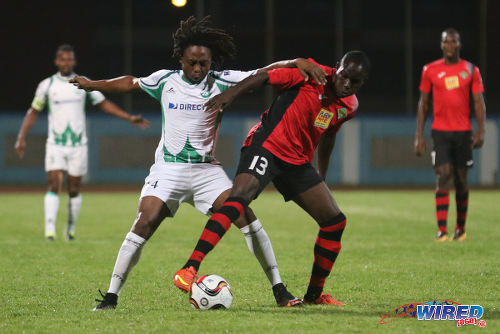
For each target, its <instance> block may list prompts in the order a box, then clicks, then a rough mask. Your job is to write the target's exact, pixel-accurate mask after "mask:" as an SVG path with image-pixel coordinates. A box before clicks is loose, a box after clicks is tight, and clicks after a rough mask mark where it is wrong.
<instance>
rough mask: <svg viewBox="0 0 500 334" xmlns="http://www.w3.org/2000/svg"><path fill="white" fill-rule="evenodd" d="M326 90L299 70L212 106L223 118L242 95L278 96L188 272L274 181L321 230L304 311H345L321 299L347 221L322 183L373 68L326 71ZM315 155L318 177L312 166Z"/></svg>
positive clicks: (249, 85) (248, 82)
mask: <svg viewBox="0 0 500 334" xmlns="http://www.w3.org/2000/svg"><path fill="white" fill-rule="evenodd" d="M322 68H323V69H324V70H325V72H326V73H327V83H326V84H325V85H324V86H323V85H318V84H316V83H315V82H306V81H305V80H304V78H303V77H302V76H301V75H300V73H299V72H298V71H297V70H296V69H277V70H272V71H269V72H265V73H264V72H263V73H259V74H256V75H255V76H253V77H249V78H247V79H245V80H243V81H241V82H240V83H239V84H238V85H236V86H234V87H232V88H229V89H228V90H227V91H225V92H224V93H222V94H220V95H218V96H216V97H214V98H212V99H211V100H209V101H208V102H207V104H206V106H207V109H208V110H209V111H210V110H222V109H223V108H225V107H227V106H228V105H229V104H230V103H231V102H232V101H233V100H234V98H236V97H237V96H238V95H240V94H242V93H244V92H247V91H251V90H254V89H256V88H259V87H261V86H262V85H264V84H265V83H270V84H271V85H273V86H274V87H275V88H276V89H277V91H278V96H277V97H276V98H275V99H274V101H273V103H272V105H271V107H270V108H269V110H267V111H266V112H265V113H264V114H263V115H262V121H261V122H260V123H259V124H257V125H256V126H254V128H253V129H252V130H251V131H250V133H249V135H248V137H247V139H246V140H245V143H244V144H243V149H242V153H241V157H240V163H239V166H238V171H237V173H236V178H235V179H234V186H233V189H232V191H231V194H230V196H229V198H228V199H227V200H226V202H225V203H224V204H223V206H222V207H221V209H219V210H218V211H217V212H216V213H215V214H214V215H212V217H211V218H210V219H209V221H208V223H207V225H206V226H205V230H204V231H203V233H202V235H201V237H200V240H199V241H198V244H197V245H196V248H195V250H194V252H193V254H192V255H191V257H190V258H189V260H188V261H187V263H186V265H185V266H184V268H183V269H181V270H179V271H178V272H177V273H176V274H177V275H181V276H182V275H183V274H184V273H185V272H186V271H188V270H192V269H193V268H194V269H195V270H198V269H199V266H200V263H201V261H202V260H203V258H204V257H205V256H206V254H207V253H208V252H210V251H211V250H212V249H213V248H214V247H215V245H216V244H217V243H218V241H219V240H220V238H222V236H223V235H224V234H225V232H226V231H227V230H228V229H229V227H230V226H231V222H232V221H235V220H236V219H238V217H239V216H240V215H241V214H242V212H244V210H245V208H246V207H247V206H248V205H249V203H250V202H251V201H252V200H253V199H254V198H256V197H257V196H258V195H259V193H260V192H261V191H262V189H264V187H265V186H266V185H267V184H268V183H269V182H271V181H273V183H274V185H275V186H276V188H277V189H278V191H279V192H280V193H281V194H282V195H283V196H284V198H285V201H288V200H293V201H294V202H295V203H297V204H298V205H299V206H300V207H301V208H302V209H304V210H305V211H306V212H307V213H309V215H311V217H312V218H313V219H314V220H315V221H316V222H317V223H318V225H319V233H318V237H317V239H316V244H315V246H314V264H313V269H312V274H311V277H310V282H309V287H308V289H307V292H306V294H305V296H304V301H305V302H306V303H313V304H331V305H343V303H341V302H338V301H336V300H334V299H333V298H332V296H331V295H327V294H324V293H323V286H324V283H325V280H326V278H327V277H328V275H329V274H330V272H331V270H332V268H333V265H334V262H335V259H336V258H337V255H338V253H339V252H340V248H341V244H340V239H341V237H342V233H343V231H344V228H345V224H346V217H345V216H344V214H343V213H342V212H341V211H340V209H339V207H338V206H337V203H336V202H335V200H334V199H333V197H332V195H331V193H330V190H329V189H328V186H327V185H326V183H325V182H324V179H325V175H326V171H327V169H328V163H329V160H330V155H331V152H332V150H333V147H334V144H335V137H336V134H337V131H338V130H339V129H340V127H341V125H342V123H343V122H345V121H347V120H349V119H351V118H352V117H353V116H354V114H355V112H356V110H357V108H358V100H357V98H356V96H355V95H354V94H355V93H356V92H357V91H358V90H359V88H360V87H361V86H362V85H363V83H364V82H365V80H366V78H367V76H368V72H369V68H370V64H369V60H368V58H367V56H366V55H365V54H364V53H363V52H361V51H351V52H348V53H347V54H345V55H344V57H342V59H341V61H340V63H338V64H337V66H336V68H331V67H327V66H322ZM316 147H318V165H319V172H317V171H316V170H315V169H314V168H313V167H312V166H311V164H310V162H311V160H312V158H313V155H314V150H315V149H316Z"/></svg>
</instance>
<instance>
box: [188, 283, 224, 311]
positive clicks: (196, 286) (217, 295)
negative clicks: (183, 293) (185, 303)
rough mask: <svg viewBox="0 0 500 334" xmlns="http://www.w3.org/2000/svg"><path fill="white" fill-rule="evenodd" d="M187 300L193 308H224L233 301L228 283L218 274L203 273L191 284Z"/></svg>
mask: <svg viewBox="0 0 500 334" xmlns="http://www.w3.org/2000/svg"><path fill="white" fill-rule="evenodd" d="M189 302H190V303H191V306H192V307H193V308H195V309H200V310H215V309H220V308H222V309H226V308H229V307H230V306H231V303H232V302H233V292H232V291H231V287H230V286H229V283H228V282H227V281H226V280H225V279H224V278H222V277H220V276H219V275H205V276H203V277H201V278H199V279H198V280H197V281H196V282H194V283H193V285H191V292H190V294H189Z"/></svg>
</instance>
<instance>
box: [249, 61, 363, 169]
mask: <svg viewBox="0 0 500 334" xmlns="http://www.w3.org/2000/svg"><path fill="white" fill-rule="evenodd" d="M310 60H311V59H310ZM311 61H312V60H311ZM320 66H321V67H322V68H323V69H324V70H325V71H326V72H327V77H330V78H331V79H333V76H334V75H335V69H334V68H331V67H328V66H323V65H320ZM268 73H269V82H270V84H271V85H273V87H274V88H275V89H276V90H277V92H278V96H277V97H276V98H275V99H274V101H273V103H272V105H271V107H270V108H269V109H268V110H267V111H266V112H264V113H263V114H262V116H261V122H259V123H258V124H256V125H255V126H254V127H253V128H252V129H251V130H250V132H249V133H248V136H247V138H246V140H245V142H244V143H243V146H244V147H246V146H250V145H259V146H262V147H264V148H265V149H267V150H268V151H270V152H271V153H273V154H274V155H275V156H276V157H278V158H280V159H281V160H283V161H286V162H288V163H290V164H293V165H302V164H304V163H307V162H311V161H312V158H313V155H314V150H315V149H316V146H317V145H318V142H319V139H320V137H321V135H322V134H323V133H324V132H325V131H327V130H328V129H329V128H332V127H333V128H334V130H335V131H338V130H339V129H340V127H341V125H342V123H344V122H345V121H347V120H349V119H351V118H353V117H354V115H355V113H356V110H357V108H358V99H357V98H356V95H350V96H347V97H344V98H338V99H335V100H333V101H332V100H327V99H324V98H323V97H324V94H325V87H324V86H322V85H318V84H317V83H316V82H314V81H313V82H306V81H304V77H303V76H302V75H301V74H300V72H299V70H298V69H296V68H280V69H275V70H271V71H269V72H268Z"/></svg>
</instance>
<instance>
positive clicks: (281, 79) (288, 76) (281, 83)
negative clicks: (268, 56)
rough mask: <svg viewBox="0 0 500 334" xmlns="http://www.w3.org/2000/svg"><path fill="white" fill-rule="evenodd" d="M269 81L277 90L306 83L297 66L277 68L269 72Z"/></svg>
mask: <svg viewBox="0 0 500 334" xmlns="http://www.w3.org/2000/svg"><path fill="white" fill-rule="evenodd" d="M267 73H268V75H269V83H270V84H271V85H272V86H273V87H274V88H275V89H277V90H283V89H287V88H290V87H293V86H296V85H299V84H302V83H304V77H303V76H302V74H300V72H299V70H298V69H296V68H277V69H274V70H270V71H268V72H267Z"/></svg>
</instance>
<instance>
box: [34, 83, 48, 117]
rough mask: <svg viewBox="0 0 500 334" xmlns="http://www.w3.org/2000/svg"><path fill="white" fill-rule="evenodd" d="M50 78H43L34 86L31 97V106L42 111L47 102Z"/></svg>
mask: <svg viewBox="0 0 500 334" xmlns="http://www.w3.org/2000/svg"><path fill="white" fill-rule="evenodd" d="M50 80H52V78H48V79H45V80H43V81H42V82H40V83H39V84H38V87H37V88H36V92H35V97H34V98H33V102H31V108H33V109H35V110H38V111H42V110H43V108H45V105H46V104H47V93H48V91H49V86H50Z"/></svg>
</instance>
